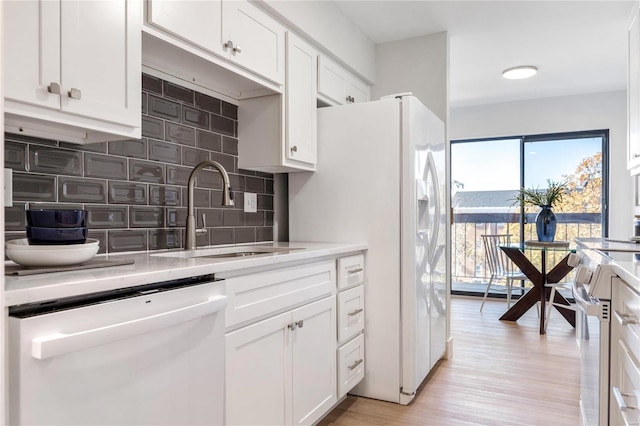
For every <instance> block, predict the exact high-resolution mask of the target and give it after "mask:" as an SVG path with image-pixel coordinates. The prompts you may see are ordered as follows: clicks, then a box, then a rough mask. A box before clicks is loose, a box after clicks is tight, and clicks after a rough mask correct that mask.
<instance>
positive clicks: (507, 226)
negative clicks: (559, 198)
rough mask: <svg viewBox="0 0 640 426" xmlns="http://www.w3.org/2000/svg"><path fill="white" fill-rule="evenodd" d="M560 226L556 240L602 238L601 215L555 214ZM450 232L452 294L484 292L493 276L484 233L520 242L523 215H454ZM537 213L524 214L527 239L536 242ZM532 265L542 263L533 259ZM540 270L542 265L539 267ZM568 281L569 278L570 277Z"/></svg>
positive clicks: (571, 240)
mask: <svg viewBox="0 0 640 426" xmlns="http://www.w3.org/2000/svg"><path fill="white" fill-rule="evenodd" d="M556 217H557V218H558V224H557V227H556V240H566V241H570V242H571V243H572V246H573V239H574V238H576V237H581V238H599V237H601V236H602V226H601V223H602V218H601V214H600V213H556ZM453 220H454V223H453V225H452V229H451V240H452V241H451V243H452V246H451V262H452V265H451V276H452V277H451V281H452V290H453V291H465V292H468V291H472V292H475V291H484V289H485V288H486V284H487V282H488V280H489V277H490V272H489V270H488V267H487V263H486V259H485V253H484V249H483V247H482V239H481V238H480V236H481V235H483V234H510V235H511V236H512V241H514V242H516V243H517V242H519V241H520V215H519V214H515V213H455V211H454V216H453ZM534 239H537V237H536V230H535V213H531V214H529V213H527V214H526V215H525V225H524V240H534ZM556 256H564V254H562V253H555V254H553V253H552V254H550V255H549V257H548V262H549V264H555V262H557V261H559V260H560V258H558V259H555V257H556ZM531 257H532V259H533V263H534V264H536V263H539V260H537V259H536V256H535V255H534V256H531ZM536 266H537V267H540V265H539V264H537V265H536ZM567 279H570V276H568V278H567Z"/></svg>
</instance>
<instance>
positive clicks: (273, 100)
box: [238, 32, 317, 173]
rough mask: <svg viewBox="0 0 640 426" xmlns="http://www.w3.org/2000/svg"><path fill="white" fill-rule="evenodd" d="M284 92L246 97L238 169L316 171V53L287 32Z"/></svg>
mask: <svg viewBox="0 0 640 426" xmlns="http://www.w3.org/2000/svg"><path fill="white" fill-rule="evenodd" d="M286 58H287V61H286V62H287V63H286V84H285V90H284V95H271V96H262V97H259V98H251V99H244V100H241V101H240V103H239V105H238V120H239V121H240V122H241V123H242V125H241V126H239V127H238V132H239V134H238V137H239V138H240V140H242V143H241V144H240V145H239V146H238V149H239V156H238V158H239V160H238V161H239V167H241V168H243V169H249V170H259V171H264V172H268V173H281V172H294V171H313V170H315V166H316V161H317V146H316V140H317V116H316V97H317V86H316V85H317V64H316V58H317V52H316V50H315V49H314V48H313V47H311V46H310V45H309V44H308V43H306V42H305V41H304V40H302V39H301V38H300V37H297V36H296V35H295V34H293V33H291V32H288V33H287V55H286Z"/></svg>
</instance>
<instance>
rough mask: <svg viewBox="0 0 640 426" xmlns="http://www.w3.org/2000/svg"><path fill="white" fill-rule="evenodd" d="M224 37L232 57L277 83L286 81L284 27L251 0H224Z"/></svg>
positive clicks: (233, 59)
mask: <svg viewBox="0 0 640 426" xmlns="http://www.w3.org/2000/svg"><path fill="white" fill-rule="evenodd" d="M222 36H223V37H222V39H223V41H231V42H232V43H233V48H232V49H229V53H230V55H231V56H230V57H231V60H232V61H234V62H236V63H237V64H239V65H241V66H243V67H244V68H246V69H248V70H250V71H253V72H255V73H256V74H259V75H261V76H263V77H265V78H267V79H269V80H271V81H273V82H274V83H278V84H283V83H284V59H285V40H284V37H285V29H284V27H283V26H282V25H280V24H279V23H278V21H276V20H275V19H273V18H271V17H270V16H269V15H267V14H266V13H264V12H263V11H261V10H260V9H258V8H257V7H256V6H253V5H252V4H250V3H249V2H248V1H224V2H223V3H222Z"/></svg>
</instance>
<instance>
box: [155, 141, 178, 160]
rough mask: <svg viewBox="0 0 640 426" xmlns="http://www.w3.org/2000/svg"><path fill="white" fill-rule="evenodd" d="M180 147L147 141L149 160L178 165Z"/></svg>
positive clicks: (173, 144)
mask: <svg viewBox="0 0 640 426" xmlns="http://www.w3.org/2000/svg"><path fill="white" fill-rule="evenodd" d="M181 158H182V156H181V153H180V145H177V144H175V143H167V142H162V141H157V140H155V139H149V160H154V161H160V162H162V163H172V164H180V159H181Z"/></svg>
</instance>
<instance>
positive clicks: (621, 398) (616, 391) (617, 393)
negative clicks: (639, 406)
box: [611, 386, 636, 411]
mask: <svg viewBox="0 0 640 426" xmlns="http://www.w3.org/2000/svg"><path fill="white" fill-rule="evenodd" d="M611 390H612V391H613V396H615V398H616V402H617V403H618V407H620V411H627V410H636V407H630V406H628V405H627V403H626V402H625V401H624V397H625V396H626V397H630V396H633V395H629V394H626V393H622V392H620V389H618V388H617V387H615V386H614V387H613V388H612V389H611Z"/></svg>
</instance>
